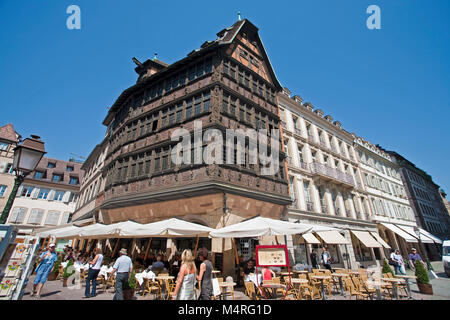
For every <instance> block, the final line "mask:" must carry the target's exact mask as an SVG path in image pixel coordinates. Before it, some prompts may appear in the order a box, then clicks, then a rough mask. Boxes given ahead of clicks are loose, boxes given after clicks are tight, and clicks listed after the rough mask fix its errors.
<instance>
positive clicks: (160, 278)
mask: <svg viewBox="0 0 450 320" xmlns="http://www.w3.org/2000/svg"><path fill="white" fill-rule="evenodd" d="M155 279H156V280H160V281H161V282H162V285H161V287H163V288H164V290H163V292H162V293H163V294H162V296H163V299H164V298H165V296H166V290H167V289H166V281H168V280H173V279H175V277H174V276H157V277H155ZM161 282H160V283H161Z"/></svg>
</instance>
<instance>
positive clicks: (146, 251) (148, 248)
mask: <svg viewBox="0 0 450 320" xmlns="http://www.w3.org/2000/svg"><path fill="white" fill-rule="evenodd" d="M151 244H152V238H148V243H147V249H145V256H144V261H145V260H147V257H148V252H149V250H150V245H151Z"/></svg>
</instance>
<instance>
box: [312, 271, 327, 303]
mask: <svg viewBox="0 0 450 320" xmlns="http://www.w3.org/2000/svg"><path fill="white" fill-rule="evenodd" d="M311 278H313V279H317V280H319V281H320V284H321V286H322V300H326V298H325V286H324V284H323V282H324V281H325V280H328V279H331V277H330V276H312V277H311Z"/></svg>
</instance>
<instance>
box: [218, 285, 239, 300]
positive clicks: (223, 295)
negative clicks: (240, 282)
mask: <svg viewBox="0 0 450 320" xmlns="http://www.w3.org/2000/svg"><path fill="white" fill-rule="evenodd" d="M234 286H236V282H219V287H220V290H221V291H222V293H221V294H220V300H226V299H224V298H225V295H226V293H227V292H226V291H225V292H223V289H226V288H229V287H234Z"/></svg>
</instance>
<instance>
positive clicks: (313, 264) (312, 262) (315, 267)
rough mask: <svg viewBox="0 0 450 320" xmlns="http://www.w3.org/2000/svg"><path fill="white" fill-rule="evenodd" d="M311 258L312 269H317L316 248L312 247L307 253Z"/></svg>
mask: <svg viewBox="0 0 450 320" xmlns="http://www.w3.org/2000/svg"><path fill="white" fill-rule="evenodd" d="M309 257H310V258H311V264H312V267H313V269H319V264H318V263H317V251H316V249H312V252H311V254H310V255H309Z"/></svg>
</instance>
